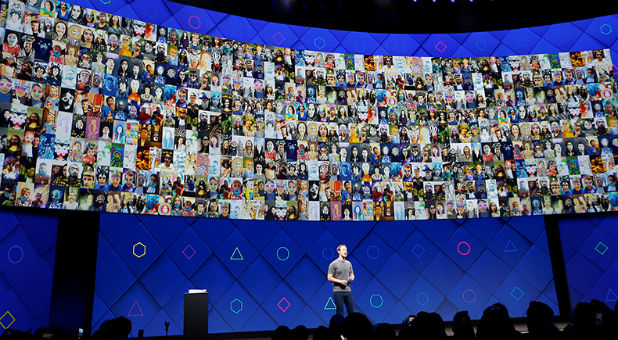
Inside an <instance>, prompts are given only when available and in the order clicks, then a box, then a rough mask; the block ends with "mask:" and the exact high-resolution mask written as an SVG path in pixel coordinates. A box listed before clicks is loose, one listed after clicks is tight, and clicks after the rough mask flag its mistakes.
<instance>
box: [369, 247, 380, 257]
mask: <svg viewBox="0 0 618 340" xmlns="http://www.w3.org/2000/svg"><path fill="white" fill-rule="evenodd" d="M379 256H380V248H378V247H376V246H374V245H371V246H369V247H367V257H368V258H370V259H372V260H375V259H377V258H378V257H379Z"/></svg>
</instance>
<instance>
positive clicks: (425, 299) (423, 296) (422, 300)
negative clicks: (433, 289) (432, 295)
mask: <svg viewBox="0 0 618 340" xmlns="http://www.w3.org/2000/svg"><path fill="white" fill-rule="evenodd" d="M416 302H417V303H418V304H419V305H421V306H425V305H426V304H428V303H429V295H427V293H425V292H420V293H418V294H416Z"/></svg>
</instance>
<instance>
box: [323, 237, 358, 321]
mask: <svg viewBox="0 0 618 340" xmlns="http://www.w3.org/2000/svg"><path fill="white" fill-rule="evenodd" d="M337 253H339V257H338V258H336V259H335V261H333V262H331V264H330V265H329V266H328V275H327V278H328V281H330V282H332V283H333V299H334V300H335V306H336V307H337V314H339V315H341V316H344V314H343V306H344V304H345V308H346V309H347V311H348V314H350V313H353V312H354V300H353V299H352V289H351V288H350V282H351V281H354V271H353V270H352V263H350V261H348V260H346V257H347V256H348V247H346V246H345V245H344V244H341V245H339V247H337Z"/></svg>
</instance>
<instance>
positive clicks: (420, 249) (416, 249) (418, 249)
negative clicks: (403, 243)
mask: <svg viewBox="0 0 618 340" xmlns="http://www.w3.org/2000/svg"><path fill="white" fill-rule="evenodd" d="M425 251H426V250H425V248H423V246H421V245H420V244H418V243H417V244H415V245H414V248H412V250H410V252H411V253H412V254H414V256H416V257H418V258H420V257H421V256H423V254H425Z"/></svg>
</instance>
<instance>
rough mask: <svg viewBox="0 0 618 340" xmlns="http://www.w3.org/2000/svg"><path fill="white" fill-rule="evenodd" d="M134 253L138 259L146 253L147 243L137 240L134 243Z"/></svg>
mask: <svg viewBox="0 0 618 340" xmlns="http://www.w3.org/2000/svg"><path fill="white" fill-rule="evenodd" d="M133 255H135V257H137V258H138V259H139V258H140V257H142V256H144V255H146V245H145V244H143V243H142V242H137V243H135V244H134V245H133Z"/></svg>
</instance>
